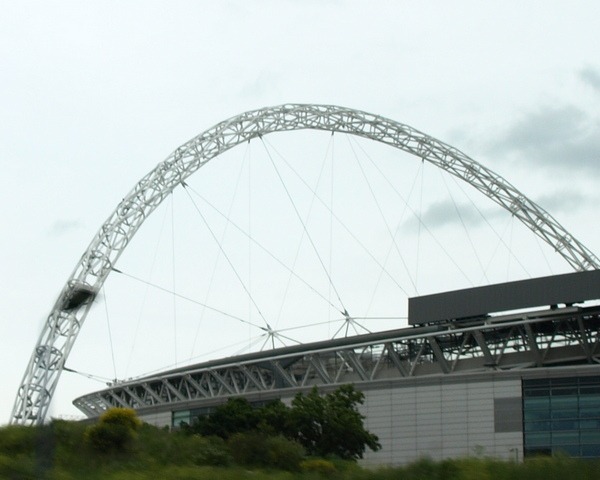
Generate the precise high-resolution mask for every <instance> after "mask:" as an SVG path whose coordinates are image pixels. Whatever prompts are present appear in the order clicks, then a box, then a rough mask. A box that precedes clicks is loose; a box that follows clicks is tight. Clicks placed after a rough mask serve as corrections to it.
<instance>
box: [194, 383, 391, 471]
mask: <svg viewBox="0 0 600 480" xmlns="http://www.w3.org/2000/svg"><path fill="white" fill-rule="evenodd" d="M363 401H364V395H363V393H362V392H359V391H357V390H355V389H354V387H353V386H352V385H344V386H342V387H339V388H338V389H337V390H335V391H334V392H331V393H328V394H326V395H321V394H319V392H318V390H317V388H316V387H314V388H313V389H312V390H311V391H310V392H309V393H308V394H306V395H304V394H302V393H299V394H298V395H296V397H294V400H293V401H292V405H291V407H288V406H286V405H285V404H284V403H283V402H281V401H279V400H277V401H274V402H270V403H268V404H266V405H264V406H262V407H260V408H254V407H253V406H252V405H251V404H250V403H249V402H248V401H247V400H246V399H245V398H232V399H230V400H229V401H228V402H227V403H225V404H223V405H221V406H220V407H217V408H216V409H215V411H214V412H213V413H211V414H210V415H208V416H203V417H199V418H198V419H196V420H195V422H194V423H193V424H192V425H191V426H187V427H185V428H184V430H185V431H187V432H189V433H196V434H199V435H217V436H219V437H221V438H223V439H225V440H227V439H230V438H232V437H233V436H237V435H239V434H243V433H251V432H254V433H256V432H258V433H260V434H262V435H268V436H275V437H277V436H281V437H285V438H287V439H288V440H290V441H293V442H296V443H298V444H300V445H302V447H304V449H305V450H306V453H308V454H309V455H312V456H322V457H324V456H329V455H333V456H336V457H339V458H342V459H345V460H357V459H359V458H362V457H363V454H364V452H365V450H366V448H370V449H371V450H375V451H376V450H379V449H380V448H381V445H380V444H379V440H378V438H377V436H376V435H374V434H372V433H370V432H369V431H367V430H366V429H365V427H364V424H363V421H364V416H363V415H361V414H360V412H359V411H358V405H360V404H362V403H363Z"/></svg>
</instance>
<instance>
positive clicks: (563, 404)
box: [550, 395, 577, 408]
mask: <svg viewBox="0 0 600 480" xmlns="http://www.w3.org/2000/svg"><path fill="white" fill-rule="evenodd" d="M550 405H551V406H552V408H577V396H576V395H573V396H567V395H564V396H563V395H561V396H557V397H552V399H551V401H550Z"/></svg>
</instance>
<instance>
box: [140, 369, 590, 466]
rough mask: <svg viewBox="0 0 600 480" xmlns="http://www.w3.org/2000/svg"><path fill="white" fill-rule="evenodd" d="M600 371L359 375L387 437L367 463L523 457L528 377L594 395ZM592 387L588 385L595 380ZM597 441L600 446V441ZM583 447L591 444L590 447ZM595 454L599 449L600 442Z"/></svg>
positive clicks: (160, 418)
mask: <svg viewBox="0 0 600 480" xmlns="http://www.w3.org/2000/svg"><path fill="white" fill-rule="evenodd" d="M599 374H600V369H599V366H598V365H588V366H574V367H553V368H536V369H523V370H516V371H489V372H478V373H463V374H455V375H432V376H423V377H410V378H402V379H394V380H391V379H389V380H380V381H372V382H365V383H362V384H360V383H357V384H356V385H355V386H356V388H358V389H359V390H362V391H363V393H364V394H365V403H364V405H362V407H361V412H362V414H363V415H365V417H366V419H365V426H366V428H367V429H368V430H369V431H371V432H372V433H374V434H376V435H377V436H378V437H379V441H380V443H381V445H382V448H381V450H380V451H378V452H371V451H370V450H367V451H366V452H365V458H364V459H363V461H362V463H363V464H364V465H400V464H405V463H408V462H412V461H414V460H416V459H418V458H420V457H429V458H431V459H434V460H441V459H444V458H450V457H460V456H467V455H470V456H473V455H486V456H492V457H495V458H504V459H510V460H521V459H522V458H523V453H524V449H523V424H524V422H523V396H522V395H523V387H522V385H523V380H528V379H529V380H530V379H551V380H552V379H556V378H576V377H579V376H581V377H587V378H588V380H586V381H583V380H581V381H579V380H578V381H579V382H580V383H581V382H583V383H586V385H587V384H590V385H595V387H594V388H595V389H596V390H594V391H593V392H591V393H589V392H588V393H587V394H586V395H587V396H586V399H587V400H589V399H592V396H593V399H596V398H600V376H599ZM592 380H593V381H592ZM552 382H554V380H552ZM590 382H591V383H590ZM586 388H587V389H588V390H589V388H591V387H588V386H586ZM298 391H300V389H288V390H287V391H279V392H278V391H272V392H267V393H263V394H260V395H258V396H256V395H255V396H254V397H251V398H249V400H251V401H268V400H269V399H272V398H278V397H279V396H280V395H281V397H280V398H281V400H282V401H284V402H285V403H288V404H289V402H290V401H291V399H292V398H293V396H294V395H295V394H296V393H297V392H298ZM302 391H307V389H302ZM222 401H224V399H218V400H215V401H212V404H214V405H216V404H218V403H221V402H222ZM215 402H216V403H215ZM588 403H589V402H588ZM212 404H211V405H212ZM206 405H207V403H206V402H202V404H201V405H200V404H198V405H187V404H185V405H181V406H180V407H179V408H177V410H176V411H180V413H184V411H186V410H190V409H193V408H200V407H202V408H205V407H206ZM163 408H165V407H163ZM166 408H169V407H168V406H167V407H166ZM171 408H172V407H171ZM586 408H587V409H588V410H589V408H588V407H586ZM596 410H597V414H596V415H595V416H594V418H592V419H590V418H587V417H586V418H585V421H586V428H588V429H589V428H591V427H589V426H587V424H589V423H590V421H592V420H593V421H595V422H596V423H594V425H592V427H594V428H593V429H592V430H589V431H587V430H586V432H585V435H586V436H587V437H589V436H590V435H596V437H598V438H599V439H600V407H598V405H596ZM533 413H535V412H533ZM531 414H532V413H531V412H530V415H531ZM140 418H142V420H143V421H146V422H148V423H151V424H154V425H157V426H161V427H162V426H171V421H172V413H171V411H170V410H169V411H162V412H160V413H141V414H140ZM536 418H537V417H536ZM549 425H551V424H550V423H549ZM587 437H586V438H587ZM596 437H594V438H596ZM598 442H600V440H599V441H598ZM598 442H596V443H598ZM583 443H585V442H583V441H582V444H583ZM588 443H589V442H588ZM597 446H598V448H599V449H600V443H598V445H597ZM582 448H583V447H582ZM585 448H587V449H588V450H589V448H591V447H588V446H586V447H585ZM586 451H587V450H586ZM594 451H595V450H594ZM596 456H600V450H598V455H596Z"/></svg>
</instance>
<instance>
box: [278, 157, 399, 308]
mask: <svg viewBox="0 0 600 480" xmlns="http://www.w3.org/2000/svg"><path fill="white" fill-rule="evenodd" d="M272 148H273V147H272ZM273 150H274V151H275V153H277V154H278V155H279V156H280V157H281V159H282V160H283V162H284V163H285V164H286V166H287V167H288V168H289V169H290V170H291V171H292V173H293V174H294V175H295V176H296V177H297V178H298V180H300V182H302V184H303V185H304V186H305V187H306V188H307V189H308V190H310V191H311V192H313V193H314V194H315V198H316V199H317V200H318V201H319V202H320V203H321V205H323V207H324V208H325V209H326V210H327V211H329V212H330V213H331V215H332V216H333V218H334V219H335V221H336V222H338V223H339V225H340V226H341V227H342V228H343V229H344V230H345V231H346V233H347V234H348V235H350V237H351V238H352V239H353V240H354V241H355V242H356V243H357V244H358V245H359V246H360V247H361V248H362V249H363V250H364V252H365V253H366V254H367V255H368V256H369V257H370V258H371V260H373V261H374V262H375V263H376V264H377V265H378V266H379V268H381V269H382V270H383V271H384V272H385V273H386V275H387V276H388V277H389V278H390V280H391V281H392V282H393V283H394V284H395V285H396V286H397V287H398V289H399V290H400V291H402V293H404V295H406V296H407V297H408V296H409V295H408V293H407V292H406V290H404V288H402V286H401V285H400V284H399V283H398V282H397V281H396V279H395V278H394V276H393V275H392V274H391V273H390V272H389V271H388V270H387V269H386V268H385V267H384V266H383V265H382V264H381V262H380V261H379V260H377V258H376V257H375V255H373V254H372V253H371V252H370V251H369V249H368V248H367V247H366V246H365V245H364V244H363V243H362V242H361V241H360V239H359V238H358V237H357V236H356V235H355V234H354V233H353V232H352V230H350V228H348V226H346V224H345V223H344V222H343V221H342V220H341V219H340V217H338V216H337V215H336V213H335V212H334V211H333V210H332V209H331V208H330V207H329V206H328V205H327V203H326V202H325V201H324V200H323V199H322V198H321V197H320V196H319V195H318V194H317V193H316V192H315V191H314V190H312V188H311V187H310V185H308V183H307V182H306V180H304V178H302V175H300V174H299V173H298V171H297V170H296V169H295V168H294V167H293V166H292V165H291V164H290V163H289V162H287V160H286V159H285V158H284V157H283V156H281V154H280V153H279V152H277V150H276V149H274V148H273ZM341 313H342V314H343V315H344V314H345V313H344V312H341Z"/></svg>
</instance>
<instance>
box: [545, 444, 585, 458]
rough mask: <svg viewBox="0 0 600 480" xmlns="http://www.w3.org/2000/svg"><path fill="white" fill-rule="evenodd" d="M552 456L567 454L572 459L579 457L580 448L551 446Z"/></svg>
mask: <svg viewBox="0 0 600 480" xmlns="http://www.w3.org/2000/svg"><path fill="white" fill-rule="evenodd" d="M552 453H553V454H563V455H564V454H565V453H566V454H567V455H570V456H572V457H579V456H580V447H579V445H553V446H552Z"/></svg>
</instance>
